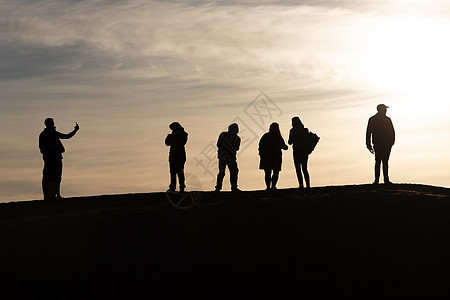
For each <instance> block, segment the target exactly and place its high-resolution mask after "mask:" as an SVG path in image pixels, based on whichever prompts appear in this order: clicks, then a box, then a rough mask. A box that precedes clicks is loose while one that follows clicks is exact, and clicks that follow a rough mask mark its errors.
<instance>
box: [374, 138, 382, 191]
mask: <svg viewBox="0 0 450 300" xmlns="http://www.w3.org/2000/svg"><path fill="white" fill-rule="evenodd" d="M374 150H375V181H374V182H373V183H374V184H378V182H379V181H380V168H381V157H382V154H381V152H382V151H381V149H380V148H379V147H375V149H374Z"/></svg>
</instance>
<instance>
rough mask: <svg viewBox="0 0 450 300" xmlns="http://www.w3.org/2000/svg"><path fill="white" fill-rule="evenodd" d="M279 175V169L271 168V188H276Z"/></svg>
mask: <svg viewBox="0 0 450 300" xmlns="http://www.w3.org/2000/svg"><path fill="white" fill-rule="evenodd" d="M279 176H280V171H279V170H273V174H272V188H273V189H276V188H277V182H278V178H279Z"/></svg>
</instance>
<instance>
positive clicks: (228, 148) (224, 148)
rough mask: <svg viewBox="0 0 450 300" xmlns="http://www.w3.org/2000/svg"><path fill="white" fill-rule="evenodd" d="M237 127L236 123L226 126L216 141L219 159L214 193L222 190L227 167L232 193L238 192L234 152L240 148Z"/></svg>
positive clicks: (237, 170)
mask: <svg viewBox="0 0 450 300" xmlns="http://www.w3.org/2000/svg"><path fill="white" fill-rule="evenodd" d="M238 133H239V126H238V124H236V123H233V124H231V125H230V126H228V131H225V132H222V133H221V134H220V135H219V138H218V140H217V148H218V149H217V158H218V159H219V174H217V184H216V192H219V191H220V190H221V189H222V183H223V178H224V177H225V169H226V167H227V166H228V169H229V170H230V183H231V190H232V191H239V189H238V186H237V181H238V173H239V169H238V165H237V161H236V152H237V151H238V150H239V147H240V146H241V138H240V137H239V136H238Z"/></svg>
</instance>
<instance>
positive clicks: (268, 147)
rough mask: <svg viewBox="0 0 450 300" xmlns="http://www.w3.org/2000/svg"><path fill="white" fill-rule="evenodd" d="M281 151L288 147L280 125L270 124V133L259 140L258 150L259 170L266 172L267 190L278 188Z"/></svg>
mask: <svg viewBox="0 0 450 300" xmlns="http://www.w3.org/2000/svg"><path fill="white" fill-rule="evenodd" d="M281 149H283V150H287V149H288V146H287V145H286V143H285V142H284V139H283V137H282V136H281V131H280V126H279V125H278V123H272V124H270V127H269V132H267V133H265V134H264V135H263V136H262V137H261V139H260V140H259V149H258V150H259V156H260V162H259V168H260V169H261V170H264V173H265V176H264V179H265V182H266V190H269V189H270V188H272V189H276V188H277V182H278V178H279V174H280V171H281V163H282V155H283V154H282V152H281ZM272 172H273V174H272ZM271 184H272V185H271Z"/></svg>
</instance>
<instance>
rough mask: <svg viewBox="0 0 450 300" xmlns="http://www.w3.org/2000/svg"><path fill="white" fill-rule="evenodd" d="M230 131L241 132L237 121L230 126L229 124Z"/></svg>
mask: <svg viewBox="0 0 450 300" xmlns="http://www.w3.org/2000/svg"><path fill="white" fill-rule="evenodd" d="M228 132H229V133H231V134H238V133H239V125H238V124H236V123H233V124H230V126H228Z"/></svg>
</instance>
